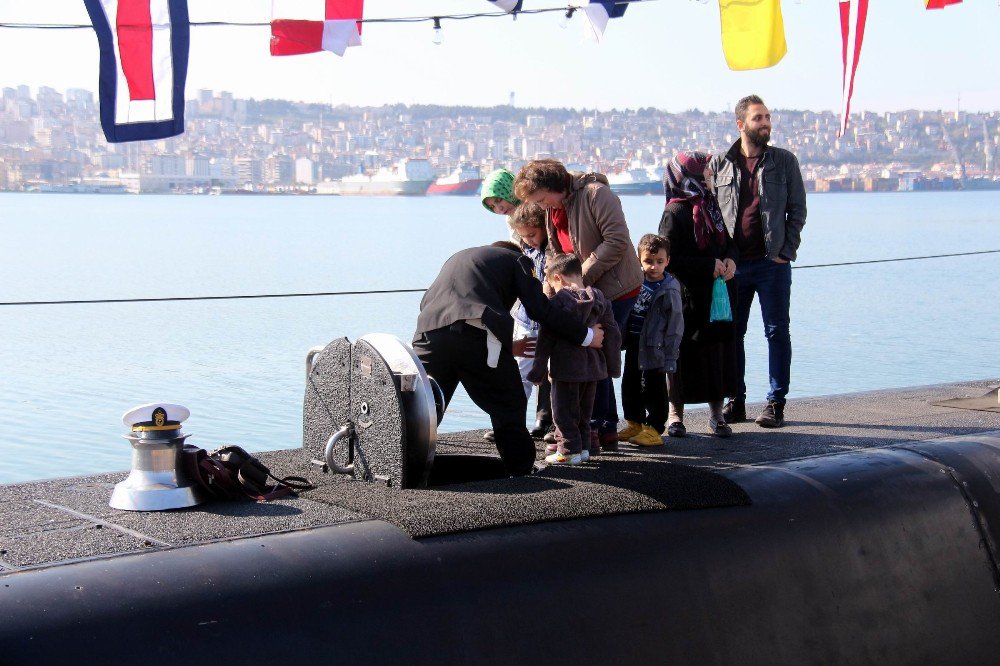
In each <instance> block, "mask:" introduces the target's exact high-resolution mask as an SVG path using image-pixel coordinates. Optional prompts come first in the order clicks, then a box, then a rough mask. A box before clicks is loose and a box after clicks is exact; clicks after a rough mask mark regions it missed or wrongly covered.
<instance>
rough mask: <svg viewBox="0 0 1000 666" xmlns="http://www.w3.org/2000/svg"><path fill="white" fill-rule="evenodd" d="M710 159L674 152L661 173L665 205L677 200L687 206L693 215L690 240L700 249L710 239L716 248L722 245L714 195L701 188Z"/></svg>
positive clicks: (721, 226) (722, 231)
mask: <svg viewBox="0 0 1000 666" xmlns="http://www.w3.org/2000/svg"><path fill="white" fill-rule="evenodd" d="M710 159H711V156H710V155H708V154H706V153H701V152H697V151H694V150H689V151H685V152H683V153H678V154H677V155H675V156H674V158H673V159H672V160H670V164H668V165H667V168H666V170H665V171H664V173H663V189H664V191H665V192H666V195H667V203H668V204H671V203H673V202H675V201H681V202H684V203H688V204H690V205H691V208H692V209H693V213H692V215H693V216H694V240H695V242H696V243H697V244H698V249H699V250H704V249H705V247H706V246H707V245H708V243H709V239H710V238H711V239H712V240H713V242H714V243H715V244H716V245H720V246H725V244H726V225H725V223H724V222H723V220H722V211H721V210H720V209H719V202H718V201H716V199H715V195H714V194H712V193H711V192H709V191H708V188H707V187H706V186H705V167H706V166H708V161H709V160H710Z"/></svg>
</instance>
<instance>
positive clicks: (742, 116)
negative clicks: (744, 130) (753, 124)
mask: <svg viewBox="0 0 1000 666" xmlns="http://www.w3.org/2000/svg"><path fill="white" fill-rule="evenodd" d="M763 103H764V100H762V99H761V98H760V97H757V95H747V96H746V97H744V98H743V99H741V100H740V101H738V102H736V120H746V119H747V108H749V106H750V105H751V104H763Z"/></svg>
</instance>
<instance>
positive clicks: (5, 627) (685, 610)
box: [0, 433, 1000, 664]
mask: <svg viewBox="0 0 1000 666" xmlns="http://www.w3.org/2000/svg"><path fill="white" fill-rule="evenodd" d="M724 474H725V475H726V476H727V477H729V478H730V479H732V480H734V481H736V482H737V483H738V484H739V485H740V486H741V487H742V488H743V489H744V490H746V492H747V493H748V494H749V495H750V497H751V498H752V505H751V506H745V507H732V508H714V509H701V510H694V511H659V512H650V513H633V514H626V515H617V516H603V517H595V518H586V519H576V520H565V521H560V522H549V523H541V524H534V525H525V526H519V527H504V528H499V529H492V530H484V531H478V532H469V533H463V534H451V535H443V536H435V537H429V538H422V539H411V538H409V537H408V536H406V535H405V534H404V533H403V532H401V531H400V530H398V529H397V528H395V527H393V526H391V525H389V524H387V523H384V522H379V521H362V522H357V523H349V524H341V525H335V526H330V527H322V528H317V529H310V530H302V531H294V532H287V533H282V534H272V535H267V536H262V537H255V538H247V539H241V540H235V541H228V542H222V543H212V544H203V545H197V546H190V547H184V548H175V549H171V550H165V551H159V552H149V553H144V554H140V555H125V556H120V557H115V558H111V559H103V560H93V561H86V562H78V563H73V564H64V565H60V566H54V567H49V568H42V569H37V570H28V571H22V572H17V573H13V574H8V575H5V576H3V577H0V655H3V656H2V661H3V663H4V664H21V663H58V662H59V661H68V660H74V659H78V658H79V657H80V656H81V655H87V656H88V659H91V660H94V661H99V662H101V663H133V662H134V661H135V660H136V659H137V658H140V659H141V660H142V661H143V662H144V663H147V664H160V663H162V664H167V663H170V664H174V663H177V661H178V660H179V659H194V660H195V661H197V662H198V663H206V662H209V661H210V660H225V661H227V662H231V661H233V660H243V659H258V658H260V657H262V656H264V655H295V658H296V661H299V660H307V661H311V660H324V661H335V662H337V663H365V664H371V663H384V662H397V663H398V662H406V663H468V662H470V661H473V660H475V661H477V662H484V663H512V662H515V661H518V662H524V663H542V662H544V663H569V662H576V663H581V662H582V663H598V662H606V661H610V660H614V661H616V662H625V661H635V662H653V661H655V662H658V663H663V662H675V661H679V662H684V663H689V662H698V663H733V662H750V663H762V662H769V663H792V662H795V663H801V662H816V661H823V662H875V661H878V662H885V663H904V662H905V663H913V662H918V661H920V662H949V663H954V662H980V663H982V662H991V661H993V660H994V659H995V656H996V654H997V653H998V652H1000V634H998V632H996V631H995V628H996V627H997V626H998V624H1000V595H998V593H997V567H996V558H995V557H994V555H995V552H996V543H997V542H998V539H997V526H998V525H1000V501H998V497H1000V493H998V491H997V490H995V489H994V488H993V482H992V481H991V479H996V478H1000V434H998V433H985V434H980V435H974V436H966V437H960V438H951V439H949V440H937V441H929V442H922V443H914V444H913V445H907V446H899V447H891V448H885V449H866V450H861V451H856V452H852V453H845V454H838V455H828V456H819V457H814V458H804V459H801V460H795V461H786V462H781V463H774V464H770V465H766V466H748V467H743V468H737V469H732V470H729V471H726V472H724Z"/></svg>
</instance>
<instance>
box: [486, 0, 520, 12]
mask: <svg viewBox="0 0 1000 666" xmlns="http://www.w3.org/2000/svg"><path fill="white" fill-rule="evenodd" d="M486 1H487V2H489V3H490V4H491V5H493V6H495V7H499V8H500V9H502V10H504V11H505V12H507V13H508V14H510V13H511V12H519V11H521V0H486Z"/></svg>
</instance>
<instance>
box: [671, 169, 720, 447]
mask: <svg viewBox="0 0 1000 666" xmlns="http://www.w3.org/2000/svg"><path fill="white" fill-rule="evenodd" d="M710 158H711V156H710V155H708V154H706V153H701V152H695V151H688V152H682V153H679V154H678V155H676V156H675V157H674V158H673V159H672V160H671V161H670V164H669V165H668V166H667V168H666V170H665V172H664V177H663V180H664V183H663V187H664V190H665V191H666V196H667V204H666V207H665V208H664V210H663V217H661V218H660V235H661V236H665V237H667V238H669V239H670V265H669V267H668V269H669V271H670V272H671V273H673V275H674V277H676V278H677V279H678V280H680V281H681V283H682V284H683V285H684V289H683V293H684V338H683V340H682V342H681V350H680V362H679V363H678V365H677V372H676V373H674V374H672V375H670V376H668V393H669V396H670V416H669V418H668V426H667V434H668V435H670V436H671V437H683V436H684V434H685V433H686V429H685V427H684V405H685V404H689V405H690V404H700V403H708V406H709V409H710V410H711V416H710V418H709V427H708V430H709V432H710V433H711V434H713V435H715V436H716V437H729V436H730V435H731V434H732V429H731V428H730V427H729V425H728V424H727V423H726V421H725V419H724V418H723V416H722V404H723V400H724V399H725V398H727V397H731V396H733V395H735V394H736V388H737V387H736V379H737V378H736V347H735V346H734V345H733V324H732V322H712V321H710V316H709V315H710V312H711V307H712V287H713V285H714V283H715V279H716V278H717V277H721V278H723V279H724V280H726V286H727V287H728V292H729V302H730V305H731V307H733V308H734V309H735V306H736V285H735V280H734V279H733V277H734V276H735V274H736V261H735V257H736V246H735V244H734V243H733V240H732V238H731V237H730V235H729V232H728V231H727V230H726V225H725V223H724V222H723V219H722V212H721V211H720V210H719V204H718V202H717V201H716V199H715V193H714V192H711V191H709V190H708V188H707V187H706V185H705V183H706V181H707V180H709V179H708V178H707V177H706V175H705V169H706V167H707V165H708V161H709V159H710Z"/></svg>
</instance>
